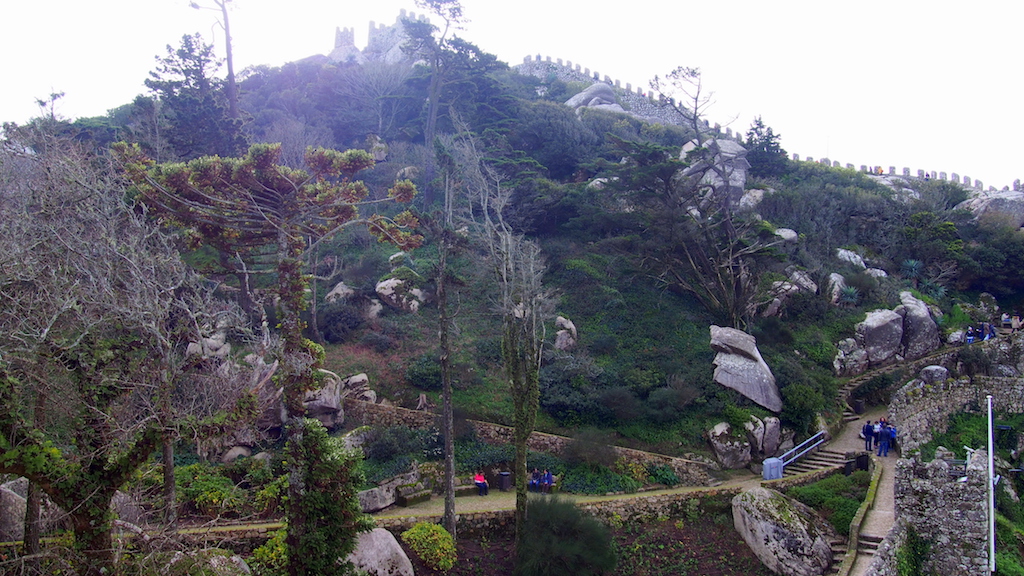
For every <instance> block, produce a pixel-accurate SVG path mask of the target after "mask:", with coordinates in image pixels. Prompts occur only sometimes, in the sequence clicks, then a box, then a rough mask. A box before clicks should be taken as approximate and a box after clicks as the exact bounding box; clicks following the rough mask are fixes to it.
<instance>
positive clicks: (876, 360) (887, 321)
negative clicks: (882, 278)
mask: <svg viewBox="0 0 1024 576" xmlns="http://www.w3.org/2000/svg"><path fill="white" fill-rule="evenodd" d="M856 333H857V335H856V340H857V344H858V345H860V347H861V348H863V349H864V350H865V351H866V352H867V355H868V362H869V363H870V364H871V365H872V366H878V365H881V364H885V363H887V362H889V361H890V360H894V359H895V358H896V354H897V353H898V352H899V351H900V343H901V342H902V341H903V317H902V316H900V315H899V314H897V313H896V312H893V311H892V310H873V311H871V312H868V315H867V318H865V319H864V321H863V322H861V323H860V324H857V327H856Z"/></svg>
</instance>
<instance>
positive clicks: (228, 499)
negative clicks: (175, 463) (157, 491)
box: [174, 464, 245, 515]
mask: <svg viewBox="0 0 1024 576" xmlns="http://www.w3.org/2000/svg"><path fill="white" fill-rule="evenodd" d="M222 471H223V470H222V469H221V467H219V466H212V465H210V464H191V465H189V466H183V467H179V468H175V469H174V482H175V484H177V486H178V494H179V495H180V498H181V503H182V504H183V505H185V506H188V507H191V508H192V509H194V510H195V511H197V512H199V513H202V514H208V515H219V514H224V513H226V512H237V511H238V510H237V509H238V508H239V507H240V506H241V505H242V503H243V502H244V501H245V493H244V491H243V490H241V489H240V488H238V487H237V486H235V483H234V482H232V481H231V479H230V478H228V477H227V476H224V475H223V474H222V473H221V472H222Z"/></svg>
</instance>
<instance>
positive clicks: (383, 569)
mask: <svg viewBox="0 0 1024 576" xmlns="http://www.w3.org/2000/svg"><path fill="white" fill-rule="evenodd" d="M346 560H348V561H349V562H351V563H352V564H354V565H355V567H356V569H357V570H362V571H364V572H366V573H367V574H370V575H371V576H413V568H412V562H410V561H409V557H408V556H406V554H405V550H403V549H402V546H401V544H399V543H398V540H397V539H395V536H394V535H393V534H391V532H388V531H387V530H385V529H383V528H374V529H373V530H370V531H369V532H361V533H360V534H359V536H358V537H357V538H356V549H355V551H354V552H352V553H351V554H349V556H348V558H346Z"/></svg>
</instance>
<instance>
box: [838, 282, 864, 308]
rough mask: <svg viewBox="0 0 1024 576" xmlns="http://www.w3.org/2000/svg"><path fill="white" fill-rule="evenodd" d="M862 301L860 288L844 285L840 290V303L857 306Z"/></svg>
mask: <svg viewBox="0 0 1024 576" xmlns="http://www.w3.org/2000/svg"><path fill="white" fill-rule="evenodd" d="M858 302H860V290H857V289H856V288H855V287H853V286H843V289H842V290H840V291H839V303H840V304H842V305H844V306H856V305H857V303H858Z"/></svg>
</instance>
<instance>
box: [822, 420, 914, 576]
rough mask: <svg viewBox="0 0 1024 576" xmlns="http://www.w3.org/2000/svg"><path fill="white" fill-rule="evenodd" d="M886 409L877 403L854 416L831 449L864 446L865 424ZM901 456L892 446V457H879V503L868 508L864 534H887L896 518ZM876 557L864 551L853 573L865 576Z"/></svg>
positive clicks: (862, 528) (852, 448)
mask: <svg viewBox="0 0 1024 576" xmlns="http://www.w3.org/2000/svg"><path fill="white" fill-rule="evenodd" d="M886 410H887V407H885V406H876V407H873V408H871V409H869V410H868V411H867V412H865V413H864V414H862V415H861V418H860V419H859V420H854V421H852V422H850V423H849V424H847V425H846V428H845V429H843V433H842V434H840V435H839V437H838V438H835V439H834V440H833V441H832V442H831V443H830V444H829V449H830V450H835V451H837V452H853V451H857V450H864V439H863V438H861V437H860V430H861V428H862V427H863V426H864V423H865V422H866V421H867V420H871V421H872V422H875V421H877V420H878V419H879V418H882V417H884V416H887V415H888V414H887V412H886ZM897 457H898V455H897V454H896V453H894V452H893V451H891V450H890V451H889V456H888V457H886V458H877V457H876V458H875V464H876V465H878V466H881V467H882V475H881V477H880V478H879V486H878V491H877V492H876V493H875V503H874V505H873V506H872V507H871V509H870V510H868V513H867V516H866V517H865V518H864V523H863V524H861V529H860V531H861V534H862V535H865V536H876V537H878V538H885V535H886V534H888V533H889V530H890V529H891V528H892V525H893V522H894V520H895V518H894V510H895V501H894V496H893V488H894V476H895V474H894V471H895V469H896V458H897ZM872 558H873V556H872V555H870V554H865V553H863V552H861V553H859V554H857V561H856V562H855V563H854V565H853V570H851V571H850V575H851V576H862V575H863V574H865V573H866V572H867V569H868V566H869V565H870V564H871V559H872Z"/></svg>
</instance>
